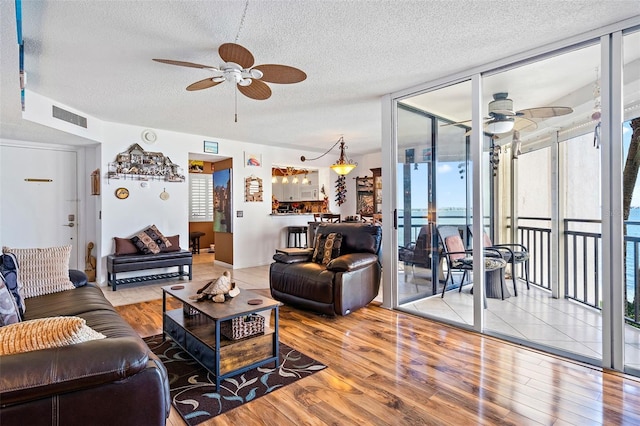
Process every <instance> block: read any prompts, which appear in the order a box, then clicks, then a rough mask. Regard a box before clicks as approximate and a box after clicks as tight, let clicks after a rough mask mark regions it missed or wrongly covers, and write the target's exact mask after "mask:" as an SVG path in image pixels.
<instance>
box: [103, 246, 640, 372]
mask: <svg viewBox="0 0 640 426" xmlns="http://www.w3.org/2000/svg"><path fill="white" fill-rule="evenodd" d="M214 259H215V257H214V255H213V254H206V253H204V254H200V255H194V274H193V282H196V283H198V284H202V285H204V284H205V283H207V282H208V281H210V280H211V279H213V278H216V277H219V276H220V275H221V274H222V273H223V272H224V271H226V270H228V271H230V272H231V274H232V279H233V281H235V282H236V284H237V285H238V286H239V287H240V288H241V289H258V288H263V289H264V288H269V265H264V266H257V267H253V268H244V269H230V268H227V267H225V266H222V265H220V263H219V262H218V263H216V262H214ZM456 282H459V277H457V278H456ZM169 284H171V282H166V281H165V282H158V283H156V284H144V285H139V286H133V285H131V286H127V285H123V286H119V287H118V291H115V292H114V291H111V287H102V290H103V292H104V293H105V296H106V297H107V299H109V300H110V301H111V303H112V304H114V305H115V306H118V305H127V304H131V303H138V302H143V301H148V300H154V299H155V300H157V299H160V298H162V290H161V288H162V287H163V286H166V285H169ZM399 285H400V291H401V293H403V294H402V295H401V296H400V298H401V299H402V298H403V297H408V296H410V293H413V294H415V293H416V292H417V291H424V290H425V289H429V291H430V287H431V285H430V282H429V281H428V280H427V279H425V275H424V274H420V272H418V273H417V274H416V275H415V277H408V279H407V282H404V280H403V278H402V277H400V279H399ZM471 287H472V286H471V285H466V286H464V287H463V290H462V292H460V293H459V292H458V289H457V288H455V289H453V290H449V291H447V292H446V293H445V297H444V298H441V297H440V294H438V295H436V296H432V297H426V298H423V299H419V300H415V301H412V302H410V303H406V304H404V305H402V309H403V310H405V311H408V312H413V313H415V314H417V315H425V316H429V317H432V318H440V319H443V320H446V321H451V322H454V323H461V324H466V325H470V324H472V321H473V311H472V303H473V295H472V294H470V290H471ZM507 288H508V289H509V291H510V292H511V293H513V286H512V283H511V280H507ZM376 300H378V301H382V291H381V292H380V294H379V295H378V297H377V298H376ZM486 324H487V328H488V329H489V330H491V331H495V332H499V333H501V334H503V335H509V336H514V337H516V338H518V339H522V340H529V341H532V342H535V343H538V344H541V345H549V346H553V347H556V348H559V349H563V350H565V351H569V352H574V353H578V354H581V355H584V356H587V357H590V358H598V359H599V358H601V354H602V317H601V315H600V312H599V311H597V310H595V309H592V308H589V307H586V306H584V305H581V304H579V303H576V302H571V301H569V300H564V299H553V298H552V297H551V295H550V293H549V292H548V291H545V290H541V289H540V288H538V287H536V286H533V285H532V286H531V289H530V290H527V288H526V284H525V283H524V282H523V281H522V282H520V283H519V286H518V297H510V298H508V299H505V300H500V299H487V311H486ZM625 342H626V354H625V359H626V361H627V365H628V366H630V367H634V368H637V369H640V330H638V329H636V328H633V327H630V326H626V329H625Z"/></svg>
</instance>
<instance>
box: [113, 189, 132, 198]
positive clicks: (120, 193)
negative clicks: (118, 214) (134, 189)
mask: <svg viewBox="0 0 640 426" xmlns="http://www.w3.org/2000/svg"><path fill="white" fill-rule="evenodd" d="M116 197H117V198H119V199H121V200H124V199H125V198H128V197H129V190H128V189H127V188H118V189H116Z"/></svg>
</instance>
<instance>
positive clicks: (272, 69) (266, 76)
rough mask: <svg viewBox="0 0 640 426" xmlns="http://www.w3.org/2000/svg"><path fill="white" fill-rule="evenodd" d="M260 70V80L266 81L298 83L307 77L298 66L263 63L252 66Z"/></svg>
mask: <svg viewBox="0 0 640 426" xmlns="http://www.w3.org/2000/svg"><path fill="white" fill-rule="evenodd" d="M253 69H254V70H259V71H261V72H262V74H263V75H262V78H261V79H260V80H262V81H266V82H268V83H278V84H291V83H300V82H301V81H304V80H305V79H306V78H307V74H305V72H304V71H302V70H299V69H298V68H294V67H290V66H288V65H277V64H264V65H257V66H255V67H253Z"/></svg>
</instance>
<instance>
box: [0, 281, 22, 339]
mask: <svg viewBox="0 0 640 426" xmlns="http://www.w3.org/2000/svg"><path fill="white" fill-rule="evenodd" d="M17 322H20V312H19V311H18V305H16V299H14V298H13V294H11V292H10V291H9V289H8V288H7V286H6V285H5V283H4V279H3V278H2V275H0V327H4V326H5V325H9V324H15V323H17Z"/></svg>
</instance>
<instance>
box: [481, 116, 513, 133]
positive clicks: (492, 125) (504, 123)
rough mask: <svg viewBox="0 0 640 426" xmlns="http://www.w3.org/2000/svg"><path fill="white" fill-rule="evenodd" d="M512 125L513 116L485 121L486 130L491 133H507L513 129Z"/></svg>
mask: <svg viewBox="0 0 640 426" xmlns="http://www.w3.org/2000/svg"><path fill="white" fill-rule="evenodd" d="M513 125H514V121H513V118H505V119H500V120H494V121H489V122H488V123H487V125H486V130H487V132H489V133H492V134H500V133H507V132H510V131H511V130H513Z"/></svg>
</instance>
